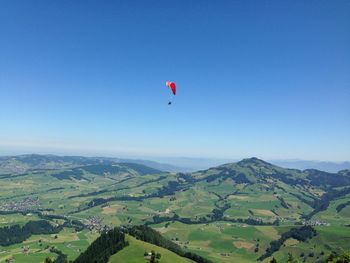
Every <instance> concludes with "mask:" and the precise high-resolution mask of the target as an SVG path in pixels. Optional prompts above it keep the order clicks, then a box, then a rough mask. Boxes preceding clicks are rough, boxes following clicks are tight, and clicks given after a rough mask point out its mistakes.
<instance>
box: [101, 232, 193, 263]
mask: <svg viewBox="0 0 350 263" xmlns="http://www.w3.org/2000/svg"><path fill="white" fill-rule="evenodd" d="M126 239H127V240H128V242H129V246H127V247H126V248H124V249H123V250H122V251H120V252H118V253H117V254H115V255H113V256H112V257H111V258H110V259H109V261H108V262H109V263H117V262H123V263H140V262H146V260H145V259H144V256H143V254H144V252H145V251H147V252H151V251H152V250H154V251H155V252H156V253H160V254H161V255H162V257H161V259H160V263H189V262H193V261H192V260H189V259H186V258H183V257H180V256H178V255H177V254H175V253H173V252H171V251H169V250H166V249H164V248H161V247H157V246H155V245H152V244H150V243H146V242H143V241H140V240H137V239H135V238H134V237H131V236H127V237H126Z"/></svg>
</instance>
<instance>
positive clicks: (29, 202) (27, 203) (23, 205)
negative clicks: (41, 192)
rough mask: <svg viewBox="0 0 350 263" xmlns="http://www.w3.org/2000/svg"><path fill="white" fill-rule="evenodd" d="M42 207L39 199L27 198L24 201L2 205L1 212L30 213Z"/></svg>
mask: <svg viewBox="0 0 350 263" xmlns="http://www.w3.org/2000/svg"><path fill="white" fill-rule="evenodd" d="M39 207H40V202H39V198H38V197H27V198H24V199H22V200H17V201H9V202H2V203H0V212H29V211H33V210H37V209H38V208H39Z"/></svg>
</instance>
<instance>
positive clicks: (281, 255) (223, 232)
mask: <svg viewBox="0 0 350 263" xmlns="http://www.w3.org/2000/svg"><path fill="white" fill-rule="evenodd" d="M132 167H133V166H128V165H125V166H123V165H118V166H113V165H98V166H93V167H92V168H91V167H87V168H84V166H83V167H79V168H76V170H74V169H72V168H69V169H61V170H43V171H42V170H38V171H31V172H28V173H26V174H21V175H20V176H16V174H14V175H10V176H8V175H6V176H3V177H1V176H0V192H1V198H0V208H1V207H3V209H4V208H6V207H7V206H8V205H9V204H10V206H11V205H12V204H14V203H15V204H18V203H21V202H24V201H23V200H26V198H29V197H30V198H35V199H36V198H37V200H38V201H37V204H34V205H33V207H31V206H29V207H27V208H28V209H27V210H28V211H25V212H20V211H19V212H15V211H14V212H11V213H9V214H0V227H5V226H12V225H16V224H18V225H20V226H23V225H25V223H26V222H28V221H29V220H34V221H35V220H39V219H42V217H43V215H49V216H61V217H62V216H63V218H64V219H54V218H53V219H48V220H49V221H50V222H51V223H52V224H58V225H60V224H63V223H65V222H70V221H71V220H78V221H79V222H81V223H82V224H85V225H86V227H85V229H84V230H83V231H78V232H76V231H75V230H74V228H73V227H69V226H68V227H65V228H64V229H63V230H62V231H61V232H60V233H58V234H57V238H54V236H55V235H44V234H43V235H35V236H31V237H30V238H28V239H27V240H26V241H24V242H23V243H22V244H13V245H10V246H0V262H5V260H6V259H8V258H11V257H13V258H14V259H15V260H16V262H23V263H25V262H43V260H44V258H45V257H47V256H50V257H57V254H55V253H51V252H50V250H49V249H48V248H46V247H47V246H49V247H55V248H56V249H59V250H60V251H62V252H63V253H64V254H66V255H67V256H68V259H70V260H73V259H74V258H76V257H77V256H78V255H79V254H80V253H81V252H82V251H83V250H85V249H86V248H87V246H88V245H89V244H90V243H91V242H92V241H93V240H94V239H95V238H96V237H97V236H98V235H99V233H98V231H99V229H98V228H96V227H95V226H92V227H91V228H89V227H87V226H89V224H91V218H94V217H98V220H99V222H101V223H98V224H100V225H105V226H108V227H114V226H120V225H130V224H131V225H139V224H148V225H149V226H151V227H153V228H154V229H156V230H158V231H159V232H160V233H162V234H163V235H164V236H165V237H167V238H168V239H171V240H173V241H174V242H175V243H177V244H179V245H180V246H181V247H183V248H184V249H185V250H187V251H192V252H195V253H197V254H199V255H202V256H204V257H207V258H209V259H211V260H213V261H214V262H218V263H220V262H222V263H228V262H254V261H256V260H257V258H259V257H260V256H261V255H263V254H264V253H265V251H266V249H267V248H268V247H269V246H270V242H271V241H273V240H277V239H278V238H280V236H281V234H282V233H283V232H285V231H288V230H289V229H291V228H292V227H295V226H296V225H297V224H300V222H301V221H302V216H303V215H304V216H305V215H308V214H309V213H311V212H312V211H313V210H314V207H312V200H316V199H320V198H321V196H322V194H324V193H325V192H326V190H327V189H331V190H332V191H339V189H342V188H339V187H338V188H335V187H334V188H330V186H323V185H320V186H317V185H312V184H311V183H309V184H305V185H302V184H294V183H290V182H291V181H290V180H294V179H295V178H296V179H298V180H301V179H303V178H304V179H303V180H306V179H305V178H308V177H307V176H308V175H306V174H304V173H302V172H300V171H296V170H289V169H283V168H279V167H275V166H272V165H270V164H267V163H264V162H262V161H256V160H250V161H247V162H245V161H244V162H241V163H238V164H229V165H225V166H222V167H218V168H215V169H209V170H205V171H201V172H196V173H193V174H187V175H183V174H175V173H163V172H156V173H153V172H151V173H148V171H149V170H147V169H146V168H143V169H141V168H140V167H136V168H135V167H133V168H135V169H138V171H136V170H133V169H132ZM140 169H141V170H140ZM151 171H152V170H151ZM60 176H61V177H60ZM333 176H336V175H333ZM291 178H294V179H291ZM307 180H311V179H307ZM316 182H317V180H316ZM327 187H328V188H327ZM343 188H344V187H343ZM328 191H330V190H328ZM349 200H350V194H349V193H345V194H343V195H340V196H336V197H335V198H333V199H331V200H330V201H329V204H328V205H327V207H326V209H323V210H321V211H319V212H317V213H315V214H313V215H312V218H311V219H310V220H311V221H317V220H318V221H321V222H323V223H325V225H320V226H317V227H316V230H317V232H318V235H317V236H316V237H313V238H312V239H310V240H307V241H306V242H297V241H295V240H293V239H291V240H288V241H287V242H286V243H285V244H283V246H282V247H281V248H280V250H279V251H278V252H275V253H274V256H275V257H276V258H277V259H278V260H281V261H282V262H283V261H284V260H285V259H286V257H287V254H288V253H289V252H290V253H292V254H293V255H295V256H296V257H297V258H300V260H303V261H305V262H314V261H315V259H321V258H322V257H323V256H324V255H325V254H329V253H330V252H331V251H333V250H335V251H341V250H342V249H343V250H349V249H350V242H349V241H350V228H349V227H348V226H346V225H348V224H350V212H349V211H350V205H349V206H345V207H344V208H343V209H342V210H341V211H339V212H338V211H337V207H338V206H339V205H340V204H344V203H346V202H348V201H349ZM99 202H101V203H99ZM6 205H7V206H6ZM6 209H7V208H6ZM338 209H339V208H338ZM0 211H1V209H0ZM214 212H215V213H216V214H215V213H214ZM154 218H161V219H162V220H163V221H162V222H160V223H159V222H154ZM249 219H254V220H260V221H261V222H263V224H265V225H254V224H252V223H251V221H242V220H249ZM277 219H278V220H279V225H276V224H274V225H266V224H272V223H273V222H275V220H277ZM181 220H187V221H186V222H187V223H186V222H184V221H181ZM237 220H241V221H237ZM260 221H258V222H260ZM188 222H190V223H188ZM39 239H40V240H41V241H42V244H41V245H40V244H39V243H38V240H39ZM134 243H135V244H136V243H137V242H136V241H135V242H134ZM24 245H25V246H27V247H29V251H26V252H24V251H23V246H24ZM139 246H140V244H139ZM139 246H131V247H130V248H128V249H127V250H125V251H121V252H120V253H118V254H119V255H116V257H117V256H120V255H123V253H128V250H130V249H136V248H135V247H139ZM142 250H144V249H142ZM144 252H145V251H141V254H142V255H143V253H144ZM310 252H313V254H314V255H313V257H311V256H308V255H309V254H310ZM130 253H131V254H133V253H132V252H130ZM162 254H163V253H162ZM301 254H304V256H303V257H300V255H301ZM135 255H136V252H135ZM305 255H306V256H305ZM169 257H170V256H169ZM130 260H133V259H132V258H130ZM163 260H167V259H166V257H164V259H162V261H161V262H167V261H163ZM181 260H184V259H181ZM265 261H266V262H267V260H265ZM130 262H133V261H130ZM135 262H136V261H135ZM179 262H180V261H179Z"/></svg>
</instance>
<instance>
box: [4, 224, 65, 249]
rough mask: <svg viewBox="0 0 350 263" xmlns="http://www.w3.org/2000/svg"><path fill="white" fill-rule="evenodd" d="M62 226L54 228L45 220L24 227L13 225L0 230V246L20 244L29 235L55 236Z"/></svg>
mask: <svg viewBox="0 0 350 263" xmlns="http://www.w3.org/2000/svg"><path fill="white" fill-rule="evenodd" d="M61 230H62V226H58V227H55V226H53V225H51V224H50V223H49V222H48V221H46V220H39V221H29V222H27V223H26V224H25V225H24V226H22V227H21V226H20V225H13V226H5V227H2V228H0V245H1V246H10V245H13V244H17V243H21V242H23V241H24V240H26V239H27V238H29V237H30V236H31V235H40V234H55V233H58V232H60V231H61Z"/></svg>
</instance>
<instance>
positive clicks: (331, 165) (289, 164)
mask: <svg viewBox="0 0 350 263" xmlns="http://www.w3.org/2000/svg"><path fill="white" fill-rule="evenodd" d="M270 162H271V163H273V164H275V165H278V166H281V167H285V168H293V169H299V170H305V169H317V170H321V171H325V172H330V173H336V172H338V171H340V170H344V169H350V162H321V161H305V160H271V161H270Z"/></svg>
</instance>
